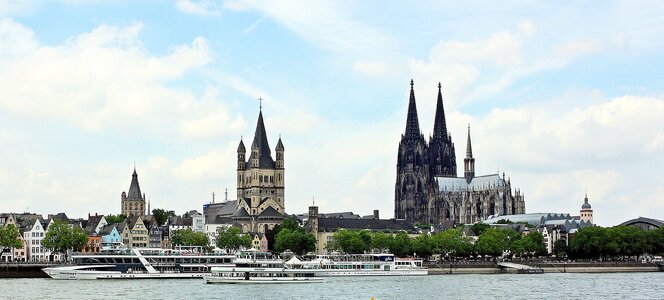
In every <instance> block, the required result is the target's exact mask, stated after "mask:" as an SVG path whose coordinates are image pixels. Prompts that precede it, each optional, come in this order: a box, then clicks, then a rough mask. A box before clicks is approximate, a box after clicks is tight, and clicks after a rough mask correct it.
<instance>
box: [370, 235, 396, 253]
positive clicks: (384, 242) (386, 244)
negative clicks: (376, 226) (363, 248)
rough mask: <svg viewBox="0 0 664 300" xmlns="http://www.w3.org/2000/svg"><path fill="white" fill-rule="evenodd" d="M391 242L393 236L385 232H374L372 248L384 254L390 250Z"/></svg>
mask: <svg viewBox="0 0 664 300" xmlns="http://www.w3.org/2000/svg"><path fill="white" fill-rule="evenodd" d="M391 242H392V235H391V234H386V233H384V232H374V234H373V236H372V237H371V248H372V249H374V250H377V251H378V252H383V251H384V250H386V249H389V248H390V243H391Z"/></svg>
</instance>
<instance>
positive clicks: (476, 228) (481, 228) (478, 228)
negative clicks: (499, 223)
mask: <svg viewBox="0 0 664 300" xmlns="http://www.w3.org/2000/svg"><path fill="white" fill-rule="evenodd" d="M490 227H491V226H489V224H484V223H475V224H473V225H472V226H470V229H471V230H472V231H473V232H474V233H475V236H480V235H482V233H484V232H485V231H486V230H487V229H489V228H490Z"/></svg>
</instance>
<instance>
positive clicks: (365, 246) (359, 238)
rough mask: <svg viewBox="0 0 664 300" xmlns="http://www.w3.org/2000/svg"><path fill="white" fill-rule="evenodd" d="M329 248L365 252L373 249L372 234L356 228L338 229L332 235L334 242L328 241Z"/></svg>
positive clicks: (346, 251)
mask: <svg viewBox="0 0 664 300" xmlns="http://www.w3.org/2000/svg"><path fill="white" fill-rule="evenodd" d="M367 236H369V239H367ZM328 249H330V250H340V251H343V252H345V253H351V254H355V253H364V252H365V251H369V250H370V249H371V235H369V234H368V233H367V232H364V233H360V232H359V231H356V230H344V229H342V230H338V231H337V232H335V233H334V235H333V236H332V242H330V243H328Z"/></svg>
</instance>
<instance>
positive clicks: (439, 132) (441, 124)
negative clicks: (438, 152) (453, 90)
mask: <svg viewBox="0 0 664 300" xmlns="http://www.w3.org/2000/svg"><path fill="white" fill-rule="evenodd" d="M445 137H447V124H446V123H445V108H443V92H442V85H441V84H440V82H439V83H438V100H437V101H436V118H435V119H434V123H433V138H434V139H441V138H445Z"/></svg>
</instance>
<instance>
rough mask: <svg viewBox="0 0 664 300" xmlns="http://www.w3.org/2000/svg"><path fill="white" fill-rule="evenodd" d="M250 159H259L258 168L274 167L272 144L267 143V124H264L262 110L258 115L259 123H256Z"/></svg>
mask: <svg viewBox="0 0 664 300" xmlns="http://www.w3.org/2000/svg"><path fill="white" fill-rule="evenodd" d="M249 159H250V160H255V159H257V160H258V161H257V167H261V168H265V167H273V166H274V160H272V152H271V150H270V144H269V143H268V141H267V133H266V132H265V124H264V123H263V109H262V108H261V110H260V111H259V113H258V122H257V123H256V132H255V133H254V141H253V143H251V157H250V158H249Z"/></svg>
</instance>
